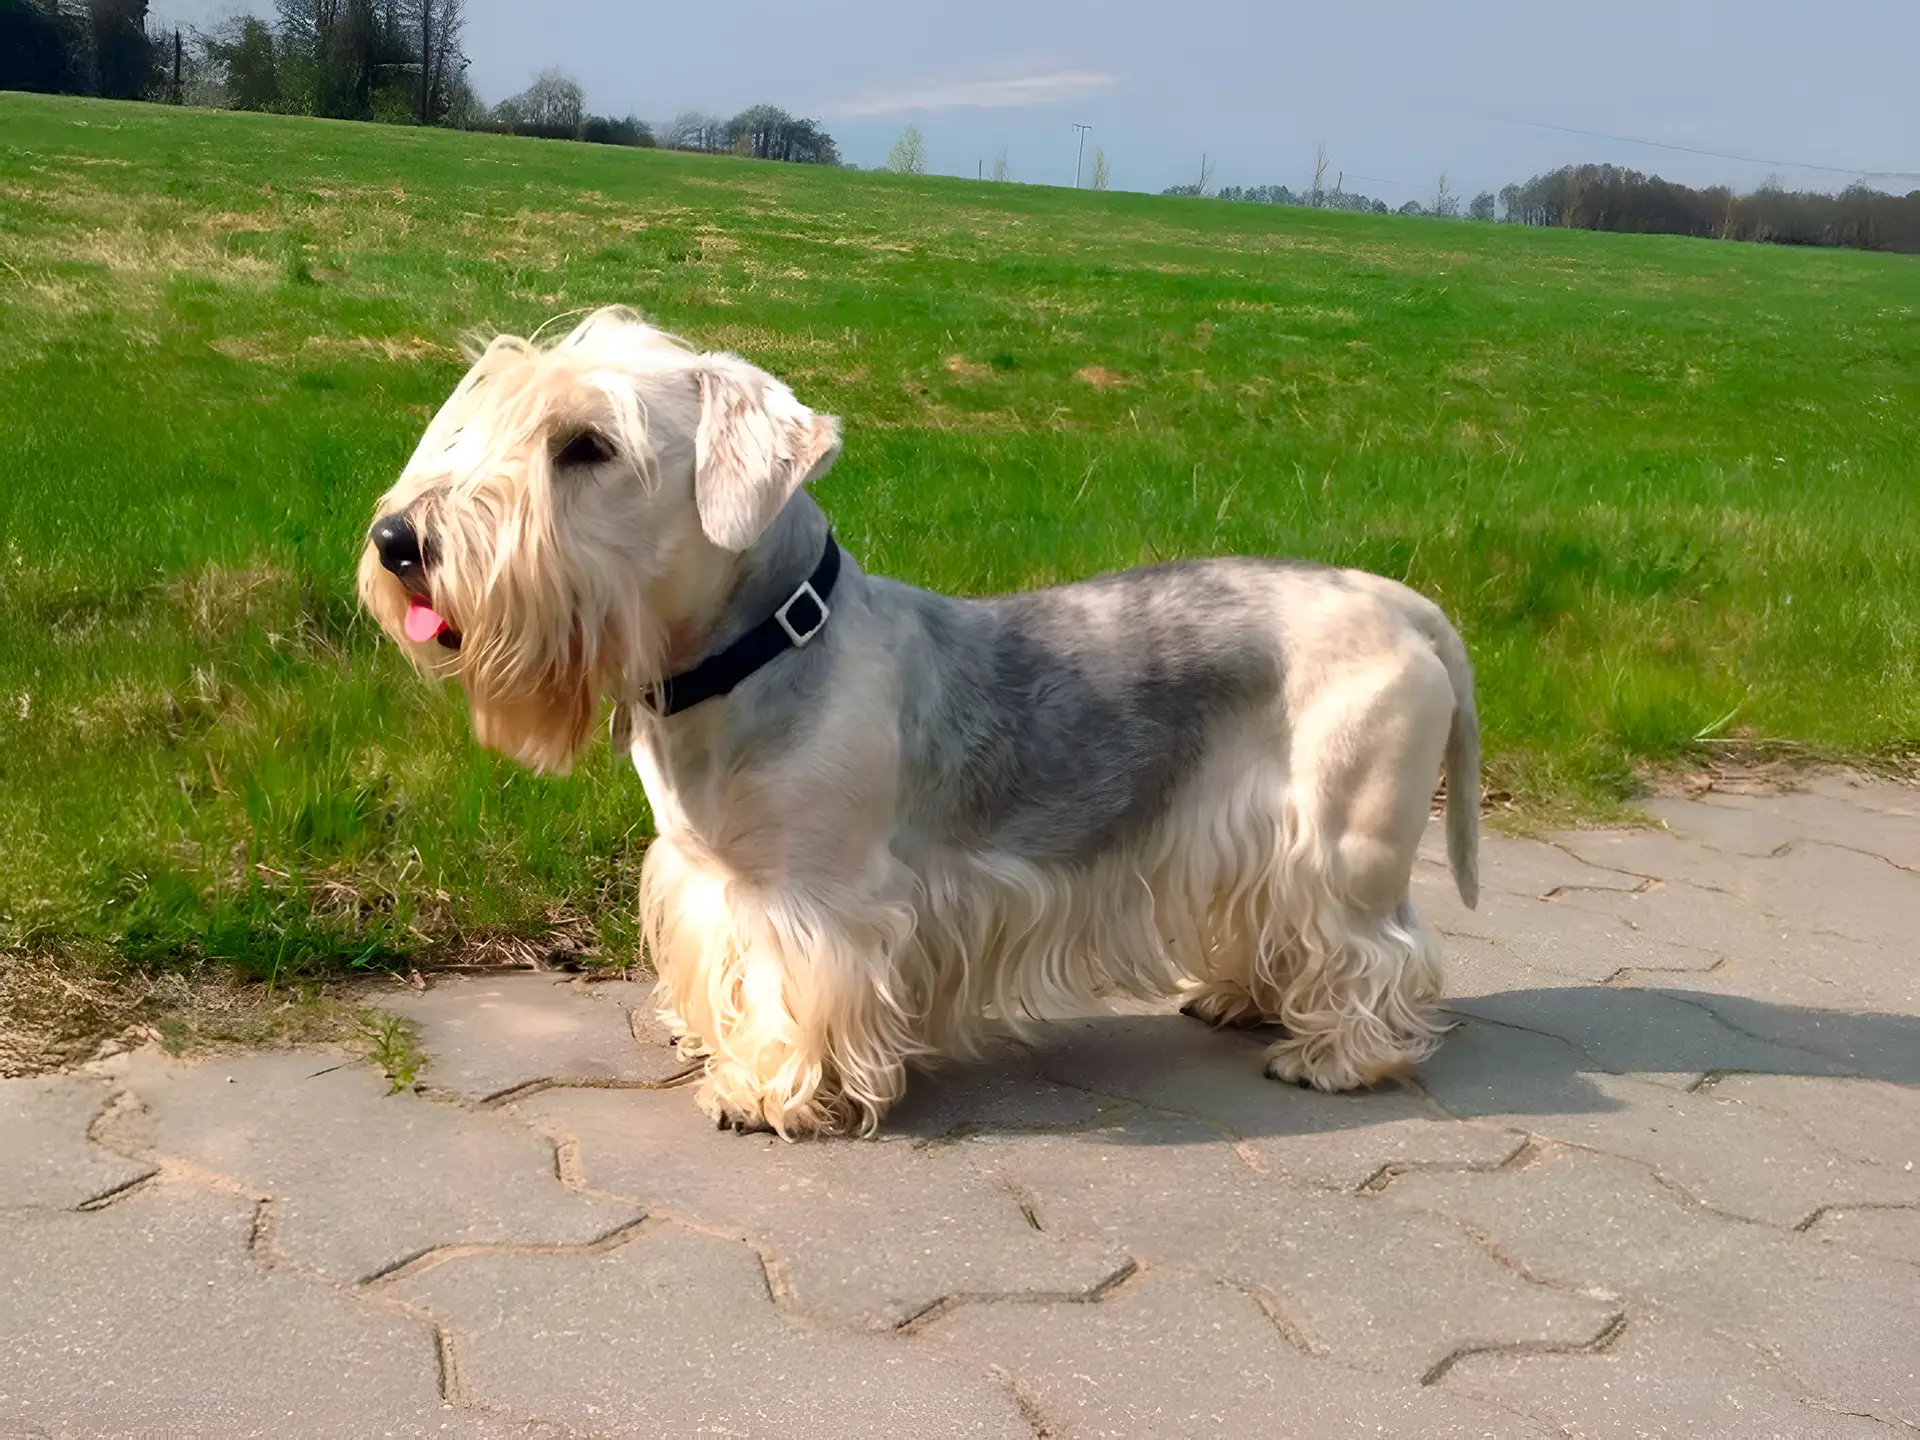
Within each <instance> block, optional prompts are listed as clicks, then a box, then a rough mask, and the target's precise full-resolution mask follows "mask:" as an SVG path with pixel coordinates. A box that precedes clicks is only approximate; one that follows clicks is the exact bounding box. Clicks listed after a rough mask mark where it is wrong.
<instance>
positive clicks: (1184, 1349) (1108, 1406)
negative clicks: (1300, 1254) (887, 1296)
mask: <svg viewBox="0 0 1920 1440" xmlns="http://www.w3.org/2000/svg"><path fill="white" fill-rule="evenodd" d="M916 1340H917V1341H924V1343H926V1344H927V1345H930V1346H933V1347H935V1348H938V1349H940V1350H942V1351H944V1352H946V1353H949V1354H952V1355H955V1356H956V1357H967V1358H970V1359H973V1360H976V1361H978V1362H980V1363H982V1364H986V1365H991V1366H994V1367H996V1368H998V1369H1000V1370H1002V1371H1004V1372H1005V1373H1006V1374H1007V1375H1008V1376H1010V1377H1011V1379H1012V1381H1013V1383H1014V1384H1015V1385H1016V1386H1018V1387H1019V1391H1020V1393H1021V1395H1022V1396H1023V1398H1025V1399H1026V1400H1027V1402H1028V1404H1029V1406H1030V1408H1031V1412H1032V1414H1033V1417H1034V1419H1035V1421H1036V1425H1035V1429H1036V1430H1037V1431H1038V1433H1040V1434H1043V1435H1054V1436H1060V1437H1062V1440H1067V1437H1083V1436H1084V1437H1113V1440H1135V1437H1143V1436H1164V1437H1169V1440H1172V1437H1198V1436H1209V1435H1217V1436H1223V1437H1226V1436H1231V1437H1234V1440H1239V1437H1242V1436H1250V1435H1259V1436H1263V1437H1264V1436H1271V1437H1275V1440H1281V1437H1299V1440H1344V1437H1349V1436H1355V1437H1357V1436H1382V1435H1419V1436H1423V1437H1436V1440H1437V1437H1445V1436H1459V1437H1466V1436H1473V1437H1482V1436H1486V1437H1491V1436H1510V1435H1512V1436H1524V1435H1546V1434H1549V1433H1551V1432H1550V1431H1549V1430H1548V1429H1547V1428H1546V1427H1545V1426H1543V1425H1540V1424H1538V1423H1537V1422H1534V1421H1532V1420H1530V1419H1528V1418H1527V1417H1526V1416H1524V1415H1521V1414H1516V1413H1514V1412H1513V1411H1511V1410H1503V1409H1499V1408H1496V1407H1495V1406H1493V1405H1490V1404H1486V1403H1484V1402H1482V1403H1476V1402H1475V1401H1473V1400H1471V1399H1469V1398H1467V1397H1465V1396H1460V1395H1454V1394H1451V1393H1448V1392H1446V1391H1444V1390H1439V1389H1434V1388H1422V1387H1420V1386H1417V1385H1413V1384H1398V1383H1395V1382H1393V1381H1391V1380H1387V1379H1384V1378H1382V1377H1380V1376H1376V1375H1368V1374H1365V1373H1362V1372H1359V1371H1355V1370H1350V1369H1347V1368H1344V1367H1341V1366H1336V1365H1329V1364H1327V1363H1325V1362H1324V1361H1318V1360H1313V1359H1309V1358H1308V1357H1307V1356H1305V1355H1303V1354H1301V1353H1300V1352H1299V1351H1298V1350H1297V1349H1296V1348H1294V1346H1293V1345H1292V1344H1291V1343H1289V1342H1288V1341H1287V1340H1286V1339H1285V1338H1284V1337H1283V1336H1282V1335H1281V1333H1280V1331H1279V1330H1278V1329H1277V1328H1276V1327H1275V1325H1274V1323H1273V1321H1272V1320H1271V1319H1269V1318H1268V1316H1267V1315H1266V1313H1265V1312H1264V1311H1263V1310H1262V1309H1261V1308H1260V1306H1259V1305H1258V1304H1257V1303H1255V1301H1254V1300H1253V1299H1252V1298H1251V1297H1249V1296H1248V1295H1247V1294H1245V1293H1244V1292H1242V1291H1240V1290H1236V1289H1233V1288H1230V1287H1228V1286H1224V1285H1222V1284H1220V1283H1219V1282H1218V1281H1214V1280H1209V1279H1207V1278H1205V1277H1204V1276H1200V1275H1195V1274H1192V1273H1190V1272H1186V1271H1181V1270H1177V1269H1159V1270H1153V1271H1150V1272H1147V1273H1145V1274H1143V1275H1141V1276H1140V1277H1139V1278H1138V1279H1137V1280H1133V1281H1130V1282H1128V1283H1127V1284H1126V1285H1124V1286H1122V1287H1121V1288H1120V1289H1119V1290H1117V1291H1115V1292H1114V1294H1113V1295H1112V1296H1111V1297H1109V1298H1108V1299H1106V1300H1104V1301H1102V1302H1101V1303H1100V1304H1098V1305H1062V1306H1056V1307H1052V1308H1050V1309H1049V1310H1047V1311H1046V1312H1045V1313H1043V1314H1035V1313H1034V1312H1033V1311H1032V1309H1031V1308H1030V1307H1028V1306H1023V1305H991V1304H989V1305H968V1306H964V1307H962V1308H961V1309H959V1310H956V1311H954V1312H953V1313H952V1314H950V1315H947V1316H943V1317H942V1318H941V1319H940V1320H939V1322H938V1323H937V1324H935V1325H933V1326H930V1327H929V1328H928V1329H927V1330H926V1331H925V1332H924V1334H923V1336H920V1337H916Z"/></svg>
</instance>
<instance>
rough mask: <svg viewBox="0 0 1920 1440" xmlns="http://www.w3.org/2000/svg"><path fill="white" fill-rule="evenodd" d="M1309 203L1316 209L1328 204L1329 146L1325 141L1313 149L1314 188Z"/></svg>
mask: <svg viewBox="0 0 1920 1440" xmlns="http://www.w3.org/2000/svg"><path fill="white" fill-rule="evenodd" d="M1307 203H1308V204H1310V205H1312V206H1314V207H1315V208H1316V209H1317V208H1318V207H1320V206H1322V205H1325V204H1326V203H1327V145H1326V142H1325V141H1324V140H1323V141H1321V142H1320V143H1319V144H1318V145H1316V146H1314V147H1313V188H1312V189H1311V190H1309V191H1308V192H1307Z"/></svg>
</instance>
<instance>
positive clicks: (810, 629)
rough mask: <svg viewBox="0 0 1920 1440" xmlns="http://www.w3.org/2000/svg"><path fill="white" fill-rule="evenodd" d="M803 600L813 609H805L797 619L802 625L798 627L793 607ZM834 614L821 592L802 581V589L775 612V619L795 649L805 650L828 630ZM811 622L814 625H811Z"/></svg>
mask: <svg viewBox="0 0 1920 1440" xmlns="http://www.w3.org/2000/svg"><path fill="white" fill-rule="evenodd" d="M803 600H804V601H805V602H806V603H807V604H808V605H811V606H812V607H813V608H812V610H811V611H808V610H804V609H803V610H802V611H801V612H800V614H799V616H798V617H797V618H798V620H799V622H800V623H799V624H797V625H796V624H795V623H794V620H795V618H796V617H795V616H794V615H793V607H794V606H796V605H798V604H800V602H801V601H803ZM832 613H833V612H832V611H831V610H829V609H827V602H826V601H824V600H822V599H821V598H820V592H819V591H818V590H816V589H814V588H813V582H812V581H811V580H802V581H801V582H800V588H799V589H798V590H796V591H794V592H793V594H791V595H789V596H788V597H787V603H786V604H784V605H782V606H781V607H780V608H779V609H778V610H776V611H774V612H773V618H774V619H775V620H776V621H777V622H778V623H779V625H780V628H781V629H782V630H784V631H786V632H787V639H789V640H791V641H792V642H793V648H794V649H796V650H804V649H806V648H807V642H808V641H810V640H812V639H813V637H814V636H816V635H818V634H819V633H820V632H821V631H822V630H824V629H826V626H827V617H828V616H829V615H831V614H832ZM809 621H811V622H812V623H811V624H809V623H808V622H809Z"/></svg>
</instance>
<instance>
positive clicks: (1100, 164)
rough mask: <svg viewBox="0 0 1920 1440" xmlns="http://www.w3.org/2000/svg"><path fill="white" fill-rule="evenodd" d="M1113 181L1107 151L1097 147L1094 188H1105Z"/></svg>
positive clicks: (1094, 160) (1094, 159)
mask: <svg viewBox="0 0 1920 1440" xmlns="http://www.w3.org/2000/svg"><path fill="white" fill-rule="evenodd" d="M1112 183H1113V171H1112V169H1110V168H1109V167H1108V165H1107V152H1106V151H1105V150H1101V149H1095V150H1094V152H1093V188H1094V189H1096V190H1105V189H1106V188H1107V187H1108V186H1109V185H1111V184H1112Z"/></svg>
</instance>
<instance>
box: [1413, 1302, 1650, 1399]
mask: <svg viewBox="0 0 1920 1440" xmlns="http://www.w3.org/2000/svg"><path fill="white" fill-rule="evenodd" d="M1626 1333H1627V1312H1626V1311H1625V1310H1620V1311H1616V1312H1615V1313H1614V1314H1613V1315H1612V1316H1610V1317H1609V1318H1608V1319H1607V1320H1606V1321H1605V1322H1604V1323H1603V1324H1602V1325H1601V1327H1600V1329H1599V1331H1598V1332H1597V1333H1596V1334H1595V1335H1594V1336H1593V1337H1592V1338H1591V1339H1589V1340H1580V1341H1574V1340H1512V1341H1504V1342H1501V1343H1498V1344H1477V1343H1476V1344H1472V1345H1462V1346H1461V1347H1460V1348H1459V1349H1457V1350H1453V1351H1450V1352H1449V1353H1448V1354H1446V1355H1443V1356H1441V1357H1440V1359H1438V1360H1436V1361H1435V1362H1434V1363H1433V1366H1432V1368H1430V1369H1429V1370H1428V1371H1427V1373H1426V1374H1424V1375H1422V1376H1421V1377H1420V1383H1421V1384H1422V1385H1438V1384H1439V1383H1440V1382H1441V1381H1442V1380H1443V1379H1445V1378H1446V1374H1447V1372H1448V1371H1449V1370H1451V1369H1453V1367H1454V1366H1455V1365H1458V1364H1459V1363H1460V1362H1461V1361H1462V1360H1465V1359H1467V1358H1468V1357H1469V1356H1473V1355H1599V1354H1601V1353H1603V1352H1604V1351H1606V1350H1608V1349H1610V1348H1612V1346H1613V1345H1614V1344H1615V1343H1617V1342H1618V1341H1619V1339H1620V1337H1621V1336H1622V1335H1624V1334H1626Z"/></svg>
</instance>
